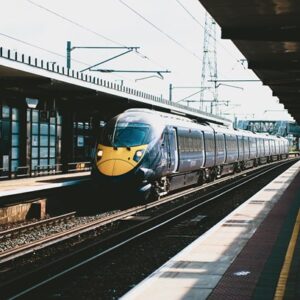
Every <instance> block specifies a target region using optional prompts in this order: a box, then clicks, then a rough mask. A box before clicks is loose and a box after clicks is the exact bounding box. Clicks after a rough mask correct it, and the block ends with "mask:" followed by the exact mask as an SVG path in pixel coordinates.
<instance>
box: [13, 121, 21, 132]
mask: <svg viewBox="0 0 300 300" xmlns="http://www.w3.org/2000/svg"><path fill="white" fill-rule="evenodd" d="M11 123H12V124H11V125H12V133H19V122H11Z"/></svg>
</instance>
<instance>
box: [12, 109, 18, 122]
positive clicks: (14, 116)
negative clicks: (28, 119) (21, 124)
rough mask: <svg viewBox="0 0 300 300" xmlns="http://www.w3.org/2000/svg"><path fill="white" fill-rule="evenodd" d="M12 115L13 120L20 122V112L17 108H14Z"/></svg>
mask: <svg viewBox="0 0 300 300" xmlns="http://www.w3.org/2000/svg"><path fill="white" fill-rule="evenodd" d="M11 113H12V116H11V118H12V120H14V121H18V120H19V110H18V109H17V108H15V107H13V108H12V110H11Z"/></svg>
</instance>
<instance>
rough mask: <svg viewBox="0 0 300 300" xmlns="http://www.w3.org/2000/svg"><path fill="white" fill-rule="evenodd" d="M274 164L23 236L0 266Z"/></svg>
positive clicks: (5, 234)
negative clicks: (45, 232) (37, 234)
mask: <svg viewBox="0 0 300 300" xmlns="http://www.w3.org/2000/svg"><path fill="white" fill-rule="evenodd" d="M277 164H278V162H274V163H272V164H269V165H262V166H260V167H258V168H256V169H248V170H245V171H243V172H241V173H237V174H233V175H231V176H227V177H223V178H220V179H218V180H217V181H216V182H211V183H206V184H203V185H201V186H197V187H192V188H189V189H186V190H183V191H180V192H177V193H176V194H173V195H169V196H166V197H164V198H162V199H159V200H157V201H154V202H151V203H148V204H146V205H141V206H136V207H132V208H129V209H126V210H122V211H118V212H114V213H112V214H111V215H109V216H105V217H100V218H99V219H96V220H94V221H90V222H88V223H85V224H80V225H77V226H72V228H70V229H65V230H61V231H59V232H55V233H51V234H49V235H50V236H45V237H41V238H38V239H36V240H35V239H32V238H31V240H30V241H24V239H22V240H21V242H22V244H21V245H18V243H17V245H16V246H15V247H8V248H7V249H5V250H3V249H1V247H0V251H1V252H0V265H1V264H2V263H4V262H7V261H10V260H13V259H15V258H17V257H21V256H24V255H26V254H29V253H33V252H35V251H37V250H40V249H42V248H45V247H49V246H51V245H54V244H57V243H60V242H63V241H66V240H68V239H71V238H74V237H76V236H78V235H82V234H84V233H86V232H89V231H92V230H95V229H97V228H100V227H103V226H105V225H108V224H111V223H113V222H116V221H120V220H126V219H128V220H129V219H130V218H131V219H132V218H134V216H136V215H137V214H140V213H143V212H146V211H148V210H150V209H151V208H154V207H158V206H161V205H163V204H166V203H168V202H172V201H174V200H178V201H181V202H183V203H184V202H186V201H188V198H190V197H193V195H194V194H196V193H198V192H199V191H202V190H205V189H208V188H210V187H213V186H215V185H216V184H218V185H220V184H224V183H226V182H228V181H232V180H235V179H236V178H240V177H244V176H249V174H251V173H253V172H256V171H257V170H260V169H265V168H268V167H270V166H272V165H277ZM183 198H185V199H183ZM74 218H75V212H71V213H68V214H64V215H61V216H57V217H53V218H49V219H46V220H42V221H38V222H34V223H31V224H28V225H25V226H20V227H16V228H12V229H9V230H5V231H2V232H1V231H0V241H2V242H3V241H4V240H5V239H7V238H13V237H15V238H18V235H21V234H24V233H26V232H29V231H30V230H33V229H37V228H45V229H47V228H50V227H51V226H53V225H54V224H58V223H63V222H67V221H68V220H71V219H74ZM135 218H136V217H135ZM49 231H50V230H49Z"/></svg>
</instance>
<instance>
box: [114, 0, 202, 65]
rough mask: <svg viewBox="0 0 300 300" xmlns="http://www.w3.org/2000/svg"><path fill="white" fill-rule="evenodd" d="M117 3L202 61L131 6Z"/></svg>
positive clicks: (120, 0)
mask: <svg viewBox="0 0 300 300" xmlns="http://www.w3.org/2000/svg"><path fill="white" fill-rule="evenodd" d="M119 2H121V3H122V4H123V5H124V6H126V7H127V8H128V9H129V10H131V11H132V12H133V13H135V14H136V15H137V16H139V17H140V18H141V19H143V20H144V21H145V22H146V23H148V24H150V25H151V26H152V27H153V28H155V29H156V30H157V31H159V32H160V33H161V34H163V35H164V36H166V37H167V38H168V39H169V40H171V41H172V42H174V43H175V44H176V45H178V46H179V47H181V48H182V49H184V50H185V51H186V52H188V53H189V54H191V55H193V56H194V57H196V58H197V59H198V60H200V61H202V59H201V58H200V57H199V56H198V55H197V54H195V53H194V52H193V51H191V50H190V49H188V48H187V47H185V46H184V45H182V44H181V43H180V42H178V41H177V40H176V39H174V38H173V37H172V36H170V35H169V34H168V33H166V32H165V31H163V30H162V29H160V28H159V27H158V26H156V25H155V24H154V23H152V22H151V21H149V20H148V19H147V18H145V17H144V16H143V15H142V14H141V13H139V12H138V11H136V10H135V9H133V8H132V7H131V6H129V5H128V4H127V3H125V2H124V1H122V0H119Z"/></svg>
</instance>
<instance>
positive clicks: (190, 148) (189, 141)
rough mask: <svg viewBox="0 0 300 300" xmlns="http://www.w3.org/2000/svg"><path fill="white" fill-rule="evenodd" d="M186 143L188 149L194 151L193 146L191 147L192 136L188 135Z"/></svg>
mask: <svg viewBox="0 0 300 300" xmlns="http://www.w3.org/2000/svg"><path fill="white" fill-rule="evenodd" d="M188 145H189V147H188V151H190V152H191V151H194V147H193V139H192V137H188Z"/></svg>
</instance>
